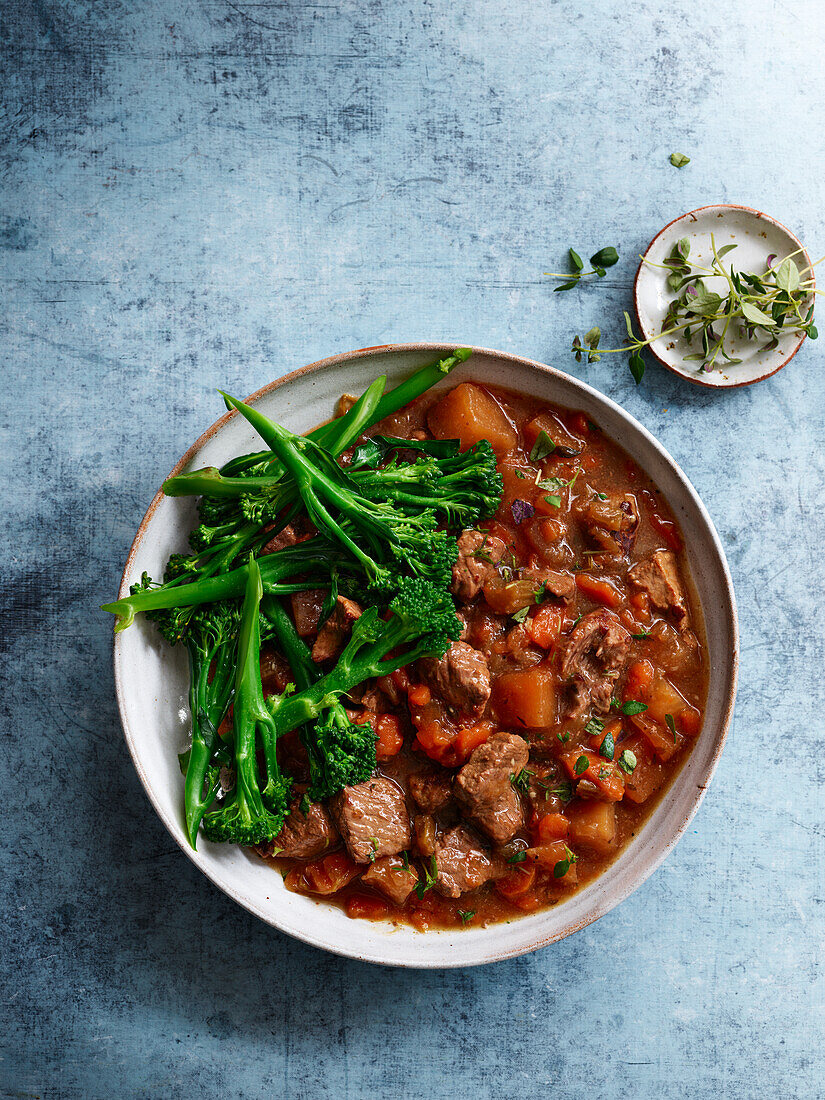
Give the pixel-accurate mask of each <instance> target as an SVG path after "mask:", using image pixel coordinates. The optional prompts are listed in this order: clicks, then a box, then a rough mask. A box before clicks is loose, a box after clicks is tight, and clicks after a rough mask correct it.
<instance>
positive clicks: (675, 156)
mask: <svg viewBox="0 0 825 1100" xmlns="http://www.w3.org/2000/svg"><path fill="white" fill-rule="evenodd" d="M670 163H671V164H672V165H673V167H674V168H684V167H685V165H686V164H690V157H686V156H685V154H684V153H671V154H670Z"/></svg>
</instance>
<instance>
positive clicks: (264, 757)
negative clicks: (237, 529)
mask: <svg viewBox="0 0 825 1100" xmlns="http://www.w3.org/2000/svg"><path fill="white" fill-rule="evenodd" d="M262 594H263V585H262V583H261V573H260V570H259V568H258V564H257V562H256V561H255V560H254V558H252V559H250V562H249V566H248V570H247V582H246V592H245V595H244V602H243V609H242V612H241V622H240V627H239V630H238V649H237V667H236V672H235V696H234V700H233V704H232V730H233V740H234V763H235V786H234V787H233V789H232V790H231V791H230V792H229V793H228V794H227V795H226V797H225V798H224V800H223V801H222V802H221V803H219V804H218V806H217V808H215V809H213V810H210V811H209V812H208V813H206V814H204V816H203V820H202V827H203V832H204V835H205V836H206V837H207V839H209V840H214V841H230V842H232V843H236V844H244V845H252V844H260V843H261V842H262V841H265V840H271V839H272V838H273V837H274V836H277V834H278V833H279V832H280V830H281V827H282V825H283V823H284V818H285V817H286V814H287V810H288V806H289V795H290V791H291V787H292V780H291V779H290V778H289V777H288V776H285V775H282V773H281V770H280V768H279V766H278V757H277V740H278V736H279V730H278V728H277V726H276V723H275V720H274V718H273V716H272V713H271V711H270V710H269V709H268V708H267V706H266V704H265V702H264V693H263V686H262V684H261V668H260V654H261V627H260V603H261V596H262ZM281 730H282V731H283V727H281ZM284 732H285V731H284ZM259 749H260V752H261V761H260V762H259V760H258V750H259Z"/></svg>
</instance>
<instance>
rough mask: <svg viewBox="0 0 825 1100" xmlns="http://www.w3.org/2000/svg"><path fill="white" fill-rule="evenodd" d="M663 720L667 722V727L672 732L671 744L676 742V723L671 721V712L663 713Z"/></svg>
mask: <svg viewBox="0 0 825 1100" xmlns="http://www.w3.org/2000/svg"><path fill="white" fill-rule="evenodd" d="M665 722H667V728H668V729H669V730H670V732H671V733H672V734H673V744H674V745H675V744H676V723H675V722H674V721H673V715H672V714H666V715H665Z"/></svg>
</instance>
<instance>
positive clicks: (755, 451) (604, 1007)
mask: <svg viewBox="0 0 825 1100" xmlns="http://www.w3.org/2000/svg"><path fill="white" fill-rule="evenodd" d="M0 45H2V49H3V53H4V57H3V69H2V91H3V96H4V103H3V114H2V141H1V142H0V171H1V172H2V177H1V178H2V186H3V202H2V213H1V214H0V245H2V246H3V247H2V252H0V257H1V258H0V264H2V269H1V273H2V287H3V308H2V322H1V324H2V347H3V353H4V375H3V376H4V386H5V393H6V396H5V400H4V402H3V411H2V418H1V419H2V455H3V460H4V470H5V475H6V479H7V480H6V483H5V492H4V509H5V517H4V519H5V523H4V532H5V534H6V539H5V543H6V547H5V550H4V552H3V554H2V559H0V576H1V577H2V615H3V619H2V630H0V647H2V651H3V673H4V675H3V679H4V685H5V689H4V691H3V695H2V702H0V707H2V711H1V713H2V716H3V721H2V740H0V754H1V755H0V766H1V767H2V776H3V782H2V787H3V796H4V801H5V803H6V805H5V808H4V811H3V825H2V828H0V835H1V836H2V848H1V849H0V913H2V919H1V921H0V929H2V931H0V942H1V943H2V970H0V1002H2V1013H1V1014H0V1049H2V1061H0V1088H2V1089H3V1090H4V1091H3V1095H7V1096H14V1097H32V1096H38V1097H44V1098H49V1100H51V1098H57V1097H60V1098H63V1097H66V1098H76V1097H77V1098H84V1100H85V1098H87V1097H89V1098H97V1097H100V1098H107V1100H108V1098H111V1097H118V1098H119V1097H147V1096H151V1097H164V1098H185V1100H188V1098H190V1097H225V1096H241V1095H242V1096H244V1097H249V1098H255V1097H272V1096H285V1097H287V1096H288V1097H295V1098H309V1100H315V1098H318V1097H336V1098H338V1097H375V1096H387V1097H393V1098H395V1097H431V1096H446V1095H458V1096H463V1095H468V1096H469V1095H472V1096H491V1097H493V1096H495V1097H500V1096H515V1095H520V1096H525V1097H546V1096H560V1097H566V1098H571V1100H577V1098H582V1100H584V1098H587V1100H591V1098H592V1097H598V1096H603V1097H611V1098H614V1097H615V1098H624V1097H627V1098H633V1100H636V1098H648V1097H651V1098H656V1100H663V1098H670V1097H684V1096H690V1097H700V1098H703V1097H714V1098H715V1097H720V1096H723V1097H736V1098H738V1097H742V1098H749V1097H752V1096H754V1095H760V1096H761V1095H781V1096H790V1097H813V1096H817V1095H819V1096H821V1095H822V1079H823V1071H825V1057H824V1056H823V1048H822V1036H823V1026H824V1025H825V1018H824V1017H825V1012H824V1011H823V1007H824V1005H825V980H824V979H823V958H824V955H823V941H824V940H825V922H824V921H823V904H824V900H823V899H824V898H825V882H824V881H823V860H824V855H825V853H824V840H823V838H825V820H824V816H825V815H823V795H822V786H823V782H825V750H823V725H822V701H823V700H822V695H823V692H822V661H823V645H822V627H821V623H822V609H823V600H822V588H821V565H820V562H821V557H822V547H823V543H825V519H823V515H825V488H824V486H825V479H823V465H825V458H823V455H824V454H825V446H824V445H825V428H823V396H825V383H823V378H822V375H820V373H819V371H820V370H821V363H822V356H821V351H820V349H819V348H818V347H817V346H815V345H808V346H805V348H804V349H803V351H802V352H801V353H800V355H799V356H797V358H796V359H795V360H794V361H793V363H792V365H791V366H790V367H789V368H788V369H787V370H785V371H784V372H782V373H780V374H779V375H777V376H776V377H775V378H772V379H770V380H769V381H767V382H763V383H761V384H760V385H758V386H755V387H752V388H750V389H746V390H743V391H739V392H731V393H723V394H714V393H705V392H703V391H701V390H698V389H697V388H695V387H691V386H689V385H687V384H686V383H684V382H682V381H680V380H678V379H676V378H674V377H673V376H671V375H668V374H666V373H665V372H664V371H662V370H660V369H657V368H655V367H651V368H650V369H649V372H648V377H647V379H646V380H645V383H644V385H643V386H642V387H640V388H639V389H636V388H635V386H634V385H633V383H632V380H631V379H630V377H629V375H628V374H627V371H626V367H625V365H624V363H623V362H618V361H616V360H610V359H608V360H604V361H603V362H601V363H600V364H598V365H595V366H591V367H586V366H584V365H582V366H580V367H577V365H576V364H575V362H574V361H572V359H571V358H570V357H569V355H568V354H567V353H566V348H567V346H568V343H569V340H570V337H571V335H572V334H573V333H575V332H577V331H578V332H581V331H583V330H584V329H587V328H589V327H590V326H591V325H592V324H594V323H601V325H602V328H603V330H604V331H605V333H606V334H607V335H612V338H613V339H614V340H615V339H618V338H619V337H620V333H621V327H620V324H619V322H620V319H621V310H622V309H623V308H626V307H627V306H628V302H629V294H630V284H631V279H632V275H633V272H634V268H635V264H634V261H633V256H634V255H635V254H636V253H637V252H638V251H639V249H640V248H641V247H642V246H643V245H644V244H645V243H646V242H647V240H648V239H649V238H650V237H651V236H652V235H653V234H654V233H655V231H656V230H657V229H658V228H659V227H660V226H661V225H662V224H664V223H665V222H666V221H668V220H670V219H671V218H673V217H675V216H676V215H678V214H680V213H682V212H683V211H685V210H689V209H691V208H692V207H695V206H699V205H701V204H703V203H709V202H723V201H734V202H743V203H746V204H751V205H755V206H757V207H759V208H760V209H763V210H766V211H768V212H769V213H772V214H773V215H774V216H776V217H778V218H779V219H780V220H781V221H784V222H786V223H787V224H789V225H790V226H791V227H792V228H794V229H795V230H796V231H797V232H798V233H799V234H800V236H801V237H802V238H803V239H804V240H805V241H806V242H808V243H809V245H810V247H811V249H812V251H815V252H817V253H821V252H822V251H825V220H824V219H823V186H822V178H823V173H824V172H825V148H823V143H822V118H823V107H824V106H825V95H824V94H823V93H825V68H823V66H822V65H821V63H820V61H821V53H822V49H823V45H825V6H823V4H822V3H821V0H788V2H787V3H782V2H780V0H775V2H774V0H731V2H728V3H724V4H718V3H710V2H704V0H695V2H693V3H691V4H672V3H661V2H660V3H654V2H650V0H635V2H634V3H613V2H610V0H584V2H581V3H576V2H574V0H555V2H553V0H543V2H540V3H532V2H528V0H510V2H509V3H505V4H501V3H493V2H482V0H451V2H449V3H448V2H446V0H426V2H419V3H406V4H403V3H395V2H393V0H361V2H357V3H356V2H352V0H338V2H336V0H316V2H312V0H280V2H266V0H255V2H253V0H237V2H230V0H198V2H195V0H189V2H186V0H154V2H152V0H141V2H139V3H132V4H130V3H127V2H125V0H124V2H119V0H108V2H100V0H99V2H93V0H87V2H84V3H63V4H60V3H56V2H54V0H28V2H27V0H5V2H4V3H3V5H2V10H0ZM673 151H681V152H684V153H686V154H687V155H689V156H690V157H691V158H692V161H691V164H690V165H689V166H688V167H687V168H685V169H683V170H681V171H677V170H676V169H674V168H672V167H671V166H670V164H669V163H668V156H669V154H670V153H671V152H673ZM571 244H573V245H576V246H577V247H579V249H580V251H581V252H582V253H583V254H585V255H589V254H590V252H591V251H593V250H595V249H596V248H597V247H599V246H601V245H605V244H616V245H618V246H619V247H620V249H621V251H622V257H623V258H622V262H621V263H620V265H619V266H618V267H616V268H614V269H613V270H612V271H611V272H610V273H609V277H608V279H606V280H604V282H603V283H602V284H601V285H597V286H593V287H589V288H587V289H582V290H581V291H574V292H571V293H570V294H566V295H553V294H552V293H551V291H550V285H549V283H548V280H546V279H544V278H543V277H542V272H543V271H545V270H547V269H552V268H558V266H559V264H560V263H563V261H564V254H565V251H566V249H567V247H568V245H571ZM441 338H455V339H457V340H460V341H462V342H467V343H479V344H484V345H487V346H491V347H499V348H503V349H507V350H512V351H515V352H519V353H523V354H525V355H528V356H532V357H535V358H538V359H542V360H545V361H548V362H552V363H555V364H556V365H560V366H562V367H564V368H565V369H567V370H570V371H571V372H574V373H577V374H579V375H581V376H582V377H585V378H586V379H587V380H588V381H590V382H592V383H593V384H595V385H596V386H598V387H600V388H602V389H603V390H604V391H605V392H607V393H608V394H610V396H612V397H614V398H616V399H617V400H619V401H620V402H622V403H623V404H624V405H625V406H626V407H627V408H628V409H629V410H630V411H631V412H632V413H633V414H634V415H636V416H637V417H638V418H639V419H640V420H641V421H642V422H643V423H644V424H645V425H646V426H647V427H649V428H650V429H651V430H652V431H654V432H655V433H656V434H657V435H658V436H659V438H660V439H661V440H662V441H663V442H664V444H665V446H666V447H667V448H668V449H669V450H670V451H671V453H672V454H674V455H675V457H676V458H677V460H679V461H680V462H681V463H682V465H683V466H684V468H685V470H686V471H687V473H688V475H689V476H690V477H691V478H692V480H693V482H694V484H695V485H696V486H697V488H698V490H699V492H700V493H701V494H702V496H703V498H704V500H705V501H706V503H707V505H708V508H709V510H710V512H711V514H712V516H713V517H714V519H715V521H716V523H717V525H718V527H719V531H720V534H721V536H722V539H723V542H724V543H725V545H726V547H727V550H728V553H729V555H730V562H731V567H732V569H733V573H734V579H735V583H736V588H737V593H738V598H739V607H740V613H741V626H742V639H743V670H742V677H741V685H740V693H739V703H738V707H737V716H736V722H735V726H734V729H733V733H732V735H731V737H730V740H729V742H728V746H727V748H726V751H725V753H724V756H723V758H722V762H721V765H720V767H719V771H718V773H717V778H716V780H715V782H714V784H713V786H712V787H711V790H710V792H709V794H708V796H707V799H706V801H705V803H704V806H703V808H702V810H701V811H700V813H699V816H698V817H697V819H696V820H695V822H694V824H693V825H692V827H691V829H690V830H689V832H688V834H687V835H686V836H685V838H684V839H683V840H682V842H681V843H680V845H679V847H678V848H677V850H676V851H675V852H674V853H673V855H672V856H671V857H670V859H669V860H668V861H667V863H666V864H665V866H664V867H663V868H662V869H661V870H659V871H658V872H657V873H656V874H655V875H654V876H653V878H652V879H650V880H649V881H648V882H647V883H646V885H645V886H644V887H642V888H641V889H640V890H639V891H638V892H637V893H636V894H635V895H634V896H633V897H632V898H630V899H629V900H628V901H627V902H625V903H624V904H623V905H622V906H620V907H619V908H618V909H617V910H615V911H614V912H612V913H611V914H610V915H609V916H607V917H605V918H604V919H603V920H601V921H600V922H598V923H597V924H596V925H594V926H592V927H591V928H588V929H587V930H586V931H583V932H581V933H579V934H578V935H576V936H574V937H572V938H571V939H569V940H567V941H566V942H563V943H561V944H559V945H557V946H555V947H553V948H549V949H547V950H545V951H543V952H540V953H539V954H535V955H532V956H527V957H523V958H520V959H517V960H514V961H511V962H507V963H502V964H499V965H496V966H493V967H489V968H481V969H477V970H468V971H464V972H449V973H402V972H395V971H390V970H383V969H380V968H373V967H367V966H363V965H359V964H355V963H350V962H347V961H343V960H341V959H338V958H333V957H331V956H327V955H324V954H322V953H320V952H318V951H315V950H313V949H310V948H308V947H304V946H302V945H301V944H299V943H295V942H292V941H291V940H288V939H286V938H284V937H281V936H279V935H278V934H277V933H275V932H273V931H271V930H270V929H268V928H267V927H265V926H263V925H261V924H259V923H258V922H257V921H255V920H254V919H253V918H252V917H250V916H248V915H247V914H246V913H244V912H243V911H242V910H240V909H239V908H238V907H236V906H235V905H233V904H232V903H231V902H230V901H229V900H227V899H226V898H225V897H224V896H223V895H222V894H220V893H218V892H217V891H216V890H215V889H214V888H213V887H212V886H210V884H209V883H208V882H207V881H206V880H205V879H203V878H202V877H200V876H199V875H198V873H197V872H196V871H195V870H194V868H193V867H191V866H190V864H189V863H188V861H187V860H186V859H185V858H184V856H182V855H181V853H180V852H179V851H178V850H177V849H176V848H175V846H174V845H173V843H172V841H171V840H170V839H169V838H168V837H167V835H166V834H165V832H164V831H163V829H162V827H161V826H160V824H159V823H158V821H157V820H156V819H155V817H154V815H153V813H152V812H151V810H150V807H149V804H148V802H147V800H146V798H145V796H144V795H143V792H142V790H141V788H140V787H139V784H138V781H137V779H136V777H135V775H134V773H133V770H132V766H131V763H130V761H129V758H128V756H127V753H126V751H125V748H124V746H123V743H122V740H121V736H120V731H119V726H118V721H117V715H116V710H115V704H114V699H113V691H112V677H111V672H110V654H109V648H110V637H111V623H110V622H109V621H108V620H107V619H106V617H105V616H103V615H102V614H99V613H98V612H97V611H96V607H97V604H99V603H100V602H101V601H102V600H104V599H105V598H107V597H111V596H112V594H113V593H114V591H115V589H116V585H117V580H118V577H119V574H120V570H121V567H122V563H123V561H124V558H125V555H126V551H127V548H128V546H129V543H130V541H131V538H132V535H133V533H134V530H135V528H136V526H137V524H138V522H139V520H140V517H141V516H142V514H143V511H144V509H145V506H146V505H147V503H148V501H149V500H150V498H151V496H152V494H153V492H154V491H155V488H156V487H157V485H158V484H159V482H160V480H161V478H162V476H163V475H164V474H165V473H166V471H167V470H168V469H169V468H170V467H171V465H172V464H173V462H174V461H175V460H176V458H177V457H178V455H179V454H180V453H181V452H182V451H183V450H184V449H185V447H186V446H188V444H189V443H190V442H191V441H192V440H193V439H194V438H195V437H196V436H197V435H198V434H199V432H200V431H201V430H202V429H203V428H204V427H205V426H206V425H208V424H209V423H210V422H211V421H212V420H213V419H214V418H215V417H216V416H217V415H218V413H219V412H220V411H221V410H220V405H219V402H218V401H217V399H216V396H215V394H214V388H215V387H216V386H217V385H219V384H220V385H225V386H227V387H228V388H230V389H231V390H233V391H237V392H243V393H247V392H250V391H252V390H253V389H256V388H257V387H259V386H261V385H262V384H264V383H266V382H268V381H269V380H270V379H272V378H275V377H277V376H278V375H280V374H282V373H283V372H285V371H287V370H290V369H292V368H293V367H296V366H299V365H302V364H303V363H306V362H309V361H311V360H314V359H317V358H320V357H322V356H325V355H327V354H331V353H333V352H336V351H340V350H345V349H349V348H354V347H359V346H362V345H368V344H378V343H384V342H387V341H392V340H414V339H441Z"/></svg>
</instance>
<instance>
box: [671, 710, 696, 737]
mask: <svg viewBox="0 0 825 1100" xmlns="http://www.w3.org/2000/svg"><path fill="white" fill-rule="evenodd" d="M676 725H677V726H678V727H679V729H680V730H681V731H682V733H686V734H687V735H688V737H695V736H696V734H697V733H698V732H699V730H700V729H701V728H702V715H701V714H700V713H699V711H698V710H697V709H696V708H695V707H688V709H687V710H683V711H682V713H681V714H680V715H679V717H678V718H677V719H676Z"/></svg>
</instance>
